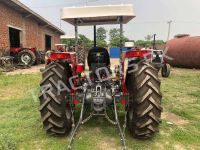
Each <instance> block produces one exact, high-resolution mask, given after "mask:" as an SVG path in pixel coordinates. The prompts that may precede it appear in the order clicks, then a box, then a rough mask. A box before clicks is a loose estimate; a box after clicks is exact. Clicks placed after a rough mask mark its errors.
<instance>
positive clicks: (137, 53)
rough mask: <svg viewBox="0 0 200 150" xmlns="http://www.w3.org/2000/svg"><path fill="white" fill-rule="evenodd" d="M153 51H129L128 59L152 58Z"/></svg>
mask: <svg viewBox="0 0 200 150" xmlns="http://www.w3.org/2000/svg"><path fill="white" fill-rule="evenodd" d="M151 55H152V54H151V51H148V50H137V51H129V52H126V58H134V57H139V58H145V57H146V58H151Z"/></svg>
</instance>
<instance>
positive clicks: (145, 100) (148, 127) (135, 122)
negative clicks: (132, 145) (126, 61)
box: [126, 62, 162, 139]
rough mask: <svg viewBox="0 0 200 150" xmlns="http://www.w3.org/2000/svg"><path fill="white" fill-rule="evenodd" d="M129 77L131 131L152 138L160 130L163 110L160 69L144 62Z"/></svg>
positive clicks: (129, 120)
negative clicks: (159, 77)
mask: <svg viewBox="0 0 200 150" xmlns="http://www.w3.org/2000/svg"><path fill="white" fill-rule="evenodd" d="M127 77H128V78H127V80H128V81H127V82H126V85H127V88H128V91H129V94H130V99H129V104H128V113H127V124H128V128H129V131H130V133H131V134H132V135H133V136H134V137H136V138H139V139H147V138H150V137H152V136H153V135H154V134H155V133H156V132H157V131H158V128H159V124H160V118H161V111H162V107H161V98H162V96H161V92H160V80H159V79H158V70H157V69H155V68H153V67H152V66H151V65H150V64H148V63H146V62H142V63H139V64H138V68H137V70H136V71H135V72H134V73H130V74H127Z"/></svg>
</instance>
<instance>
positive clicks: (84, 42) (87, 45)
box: [78, 34, 92, 50]
mask: <svg viewBox="0 0 200 150" xmlns="http://www.w3.org/2000/svg"><path fill="white" fill-rule="evenodd" d="M78 44H79V45H80V46H83V47H84V48H85V49H87V50H88V49H90V48H91V47H92V41H91V40H90V39H89V38H87V37H86V36H85V35H83V34H79V40H78Z"/></svg>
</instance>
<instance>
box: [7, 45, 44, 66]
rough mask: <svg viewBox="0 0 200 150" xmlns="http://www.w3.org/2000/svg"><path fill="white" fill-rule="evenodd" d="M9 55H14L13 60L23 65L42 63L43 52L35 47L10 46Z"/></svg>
mask: <svg viewBox="0 0 200 150" xmlns="http://www.w3.org/2000/svg"><path fill="white" fill-rule="evenodd" d="M10 55H11V56H12V57H14V62H17V63H19V64H23V65H29V66H32V65H34V64H40V63H44V52H42V51H38V50H37V49H36V48H10Z"/></svg>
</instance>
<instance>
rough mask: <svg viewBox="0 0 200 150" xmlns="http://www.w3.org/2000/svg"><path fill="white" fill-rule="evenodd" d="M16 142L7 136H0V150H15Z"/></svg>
mask: <svg viewBox="0 0 200 150" xmlns="http://www.w3.org/2000/svg"><path fill="white" fill-rule="evenodd" d="M15 149H16V142H15V141H14V140H13V138H12V137H11V136H10V135H8V134H0V150H15Z"/></svg>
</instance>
